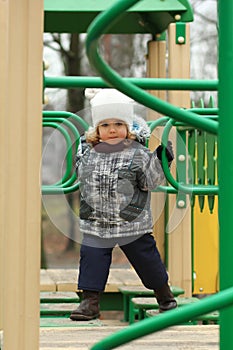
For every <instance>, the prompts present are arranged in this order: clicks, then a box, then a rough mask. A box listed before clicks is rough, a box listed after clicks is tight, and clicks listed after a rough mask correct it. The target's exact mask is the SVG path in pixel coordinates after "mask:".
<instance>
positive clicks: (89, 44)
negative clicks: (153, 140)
mask: <svg viewBox="0 0 233 350" xmlns="http://www.w3.org/2000/svg"><path fill="white" fill-rule="evenodd" d="M137 2H138V0H127V1H126V0H119V1H118V2H116V3H115V4H113V6H111V7H110V8H109V9H108V10H106V11H104V12H102V13H101V14H100V15H99V16H97V17H96V18H95V20H94V21H93V22H92V23H91V25H90V27H89V28H88V35H87V40H86V51H87V56H88V59H89V61H90V63H91V64H92V66H93V67H95V68H96V70H97V71H98V73H99V74H100V75H101V76H102V77H103V79H104V80H105V81H106V82H107V83H108V84H109V85H110V86H114V87H115V88H117V89H118V90H120V91H121V92H123V93H124V94H126V95H128V96H130V97H131V98H133V99H134V100H136V101H137V102H139V103H141V104H143V105H145V106H146V107H148V108H151V109H153V110H156V111H157V112H159V113H162V114H164V115H167V116H169V117H172V118H174V119H176V120H179V121H182V122H185V123H186V124H189V125H192V126H195V127H197V128H201V129H203V130H205V131H207V132H210V133H214V134H217V132H218V123H217V122H215V121H213V120H208V119H204V118H203V119H202V118H198V117H197V116H196V114H195V113H192V112H190V111H187V110H183V109H180V108H178V107H175V106H173V105H171V104H170V103H168V102H165V101H162V100H160V99H159V98H156V97H155V96H152V95H151V94H149V93H147V92H145V91H143V90H141V89H140V88H138V87H137V86H135V85H133V84H131V83H129V82H128V81H125V80H123V79H122V78H121V76H120V75H119V74H118V73H116V72H115V71H114V70H112V69H111V68H110V67H109V66H108V65H107V64H106V62H105V61H104V60H103V59H102V57H101V56H100V55H99V53H98V39H99V37H100V36H101V35H102V34H103V32H105V31H106V30H108V28H109V27H111V26H112V25H113V23H115V22H117V20H118V18H119V17H122V16H123V15H124V12H125V11H126V10H127V9H128V8H130V7H131V6H133V5H134V4H136V3H137Z"/></svg>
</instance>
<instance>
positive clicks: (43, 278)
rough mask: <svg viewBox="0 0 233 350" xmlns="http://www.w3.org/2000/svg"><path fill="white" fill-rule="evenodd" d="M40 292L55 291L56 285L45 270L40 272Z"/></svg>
mask: <svg viewBox="0 0 233 350" xmlns="http://www.w3.org/2000/svg"><path fill="white" fill-rule="evenodd" d="M40 290H41V292H55V291H56V283H55V282H54V281H53V280H52V279H51V277H50V276H49V275H48V273H47V270H40Z"/></svg>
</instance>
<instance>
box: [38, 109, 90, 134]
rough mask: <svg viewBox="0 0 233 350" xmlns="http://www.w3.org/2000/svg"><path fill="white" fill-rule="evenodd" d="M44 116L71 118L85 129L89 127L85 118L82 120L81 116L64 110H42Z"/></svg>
mask: <svg viewBox="0 0 233 350" xmlns="http://www.w3.org/2000/svg"><path fill="white" fill-rule="evenodd" d="M43 116H44V117H57V118H59V117H62V118H71V119H74V120H75V121H76V122H77V123H78V124H80V126H81V127H82V128H83V129H84V130H87V129H88V128H89V125H88V123H87V122H85V120H83V119H82V118H81V117H79V116H78V115H77V114H74V113H72V112H65V111H43Z"/></svg>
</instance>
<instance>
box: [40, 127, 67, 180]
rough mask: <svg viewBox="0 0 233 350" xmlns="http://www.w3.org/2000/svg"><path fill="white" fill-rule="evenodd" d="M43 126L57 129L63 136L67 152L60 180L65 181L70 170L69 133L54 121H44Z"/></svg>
mask: <svg viewBox="0 0 233 350" xmlns="http://www.w3.org/2000/svg"><path fill="white" fill-rule="evenodd" d="M43 126H46V127H51V128H55V129H58V130H59V131H60V132H61V133H62V134H63V136H64V138H65V141H66V145H67V154H66V162H67V166H66V171H65V174H64V175H63V178H62V180H61V181H67V180H68V178H69V177H70V174H71V171H72V142H71V138H70V135H69V133H68V131H67V130H65V129H64V128H63V127H62V126H61V125H60V124H57V123H55V122H47V121H45V122H43ZM61 181H58V183H57V184H59V183H60V182H61ZM54 186H55V185H54Z"/></svg>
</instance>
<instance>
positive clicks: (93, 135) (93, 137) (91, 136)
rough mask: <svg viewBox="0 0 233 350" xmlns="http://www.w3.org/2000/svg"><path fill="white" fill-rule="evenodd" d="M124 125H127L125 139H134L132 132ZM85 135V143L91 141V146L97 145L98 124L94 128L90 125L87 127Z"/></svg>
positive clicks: (98, 136) (98, 138)
mask: <svg viewBox="0 0 233 350" xmlns="http://www.w3.org/2000/svg"><path fill="white" fill-rule="evenodd" d="M126 127H127V131H128V133H127V137H126V139H128V140H135V139H136V136H135V135H134V134H133V133H132V132H130V131H129V129H128V126H127V125H126ZM85 136H86V142H87V143H91V144H92V146H95V145H97V143H99V142H100V135H99V127H98V126H97V127H96V128H93V127H90V128H89V129H88V131H86V133H85Z"/></svg>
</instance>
